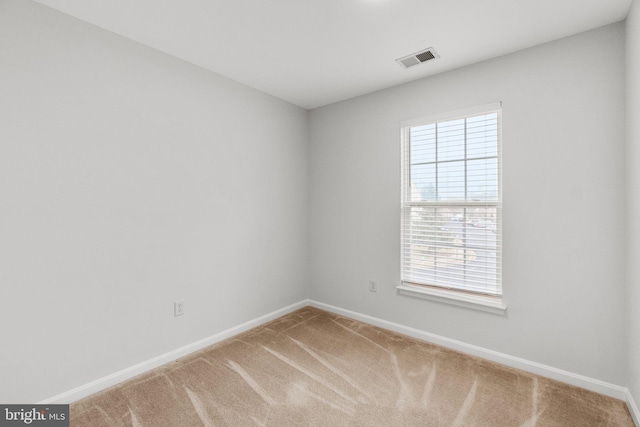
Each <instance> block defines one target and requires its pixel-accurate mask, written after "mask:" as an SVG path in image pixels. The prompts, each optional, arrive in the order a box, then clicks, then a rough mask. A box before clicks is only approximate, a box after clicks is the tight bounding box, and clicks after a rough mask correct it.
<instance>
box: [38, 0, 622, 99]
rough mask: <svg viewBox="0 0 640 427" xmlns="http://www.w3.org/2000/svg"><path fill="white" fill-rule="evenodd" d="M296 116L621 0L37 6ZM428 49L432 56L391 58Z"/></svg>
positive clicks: (109, 1) (537, 38) (555, 28)
mask: <svg viewBox="0 0 640 427" xmlns="http://www.w3.org/2000/svg"><path fill="white" fill-rule="evenodd" d="M36 1H37V2H38V3H42V4H44V5H47V6H50V7H52V8H54V9H57V10H59V11H61V12H64V13H66V14H68V15H71V16H74V17H76V18H79V19H82V20H84V21H86V22H89V23H92V24H94V25H97V26H98V27H102V28H104V29H107V30H109V31H112V32H114V33H116V34H119V35H121V36H124V37H126V38H129V39H131V40H135V41H137V42H139V43H142V44H144V45H147V46H150V47H152V48H155V49H157V50H160V51H162V52H165V53H168V54H170V55H173V56H175V57H178V58H180V59H183V60H185V61H188V62H191V63H193V64H196V65H199V66H201V67H204V68H207V69H209V70H211V71H214V72H216V73H219V74H221V75H223V76H226V77H228V78H231V79H233V80H236V81H238V82H240V83H244V84H245V85H248V86H251V87H253V88H256V89H259V90H261V91H263V92H266V93H269V94H271V95H274V96H276V97H278V98H281V99H284V100H286V101H289V102H291V103H293V104H296V105H299V106H301V107H303V108H306V109H312V108H316V107H319V106H323V105H327V104H331V103H334V102H337V101H341V100H344V99H348V98H351V97H354V96H357V95H362V94H365V93H369V92H373V91H376V90H379V89H383V88H386V87H391V86H395V85H398V84H401V83H405V82H408V81H411V80H416V79H419V78H422V77H426V76H429V75H433V74H436V73H441V72H443V71H447V70H451V69H454V68H458V67H462V66H465V65H468V64H472V63H475V62H478V61H482V60H485V59H489V58H493V57H496V56H500V55H504V54H506V53H509V52H514V51H516V50H520V49H524V48H527V47H530V46H534V45H537V44H541V43H544V42H548V41H551V40H555V39H558V38H562V37H566V36H569V35H572V34H576V33H579V32H582V31H586V30H589V29H592V28H596V27H599V26H602V25H606V24H610V23H614V22H618V21H621V20H623V19H624V18H625V17H626V15H627V12H628V10H629V7H630V5H631V1H632V0H269V1H267V0H36ZM428 47H433V48H435V50H436V52H437V53H438V54H439V55H440V58H439V59H437V60H432V61H429V62H425V63H424V64H421V65H418V66H415V67H412V68H409V69H403V68H402V67H401V66H399V65H398V64H397V63H396V62H395V59H397V58H400V57H403V56H405V55H408V54H411V53H414V52H416V51H419V50H422V49H424V48H428Z"/></svg>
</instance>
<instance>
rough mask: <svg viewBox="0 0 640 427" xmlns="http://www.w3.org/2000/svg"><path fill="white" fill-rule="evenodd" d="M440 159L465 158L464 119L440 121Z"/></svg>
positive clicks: (438, 143) (438, 142)
mask: <svg viewBox="0 0 640 427" xmlns="http://www.w3.org/2000/svg"><path fill="white" fill-rule="evenodd" d="M437 145H438V161H439V162H441V161H443V160H461V159H464V119H460V120H451V121H448V122H442V123H438V141H437Z"/></svg>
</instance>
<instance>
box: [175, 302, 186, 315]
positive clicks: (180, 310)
mask: <svg viewBox="0 0 640 427" xmlns="http://www.w3.org/2000/svg"><path fill="white" fill-rule="evenodd" d="M183 314H184V300H183V299H181V300H178V301H174V302H173V316H174V317H177V316H182V315H183Z"/></svg>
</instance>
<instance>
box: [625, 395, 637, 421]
mask: <svg viewBox="0 0 640 427" xmlns="http://www.w3.org/2000/svg"><path fill="white" fill-rule="evenodd" d="M626 401H627V408H629V412H630V413H631V418H633V422H634V423H635V424H636V425H637V426H640V411H639V410H638V405H636V401H635V400H634V399H633V396H632V395H631V391H629V389H627V397H626Z"/></svg>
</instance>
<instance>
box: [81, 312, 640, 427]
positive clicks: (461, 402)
mask: <svg viewBox="0 0 640 427" xmlns="http://www.w3.org/2000/svg"><path fill="white" fill-rule="evenodd" d="M71 425H72V426H74V427H75V426H91V427H99V426H134V427H137V426H151V427H160V426H167V427H189V426H207V427H208V426H216V427H217V426H234V427H235V426H331V427H335V426H403V427H405V426H447V427H449V426H491V427H496V426H499V427H502V426H504V427H507V426H514V427H534V426H539V427H542V426H580V427H585V426H608V427H615V426H633V425H634V424H633V421H632V420H631V416H630V414H629V411H628V410H627V407H626V405H625V403H624V402H622V401H620V400H617V399H613V398H610V397H607V396H603V395H600V394H597V393H593V392H590V391H587V390H584V389H580V388H577V387H573V386H569V385H566V384H562V383H559V382H557V381H554V380H550V379H547V378H543V377H540V376H536V375H533V374H529V373H527V372H524V371H519V370H516V369H512V368H509V367H505V366H503V365H499V364H496V363H493V362H489V361H486V360H483V359H480V358H477V357H473V356H468V355H464V354H462V353H458V352H456V351H452V350H448V349H445V348H443V347H439V346H436V345H433V344H429V343H425V342H422V341H419V340H416V339H413V338H409V337H406V336H403V335H399V334H396V333H393V332H389V331H386V330H383V329H380V328H377V327H374V326H371V325H367V324H364V323H362V322H359V321H355V320H351V319H348V318H345V317H341V316H338V315H334V314H331V313H327V312H325V311H322V310H318V309H315V308H311V307H305V308H303V309H300V310H298V311H296V312H294V313H291V314H288V315H286V316H283V317H281V318H279V319H276V320H274V321H272V322H269V323H266V324H264V325H262V326H259V327H257V328H255V329H252V330H250V331H247V332H245V333H243V334H240V335H237V336H236V337H233V338H230V339H228V340H226V341H223V342H220V343H217V344H215V345H213V346H211V347H208V348H205V349H203V350H200V351H198V352H196V353H193V354H191V355H189V356H187V357H184V358H182V359H179V360H177V361H175V362H172V363H169V364H167V365H165V366H162V367H160V368H157V369H155V370H153V371H151V372H149V373H146V374H143V375H140V376H139V377H136V378H133V379H131V380H129V381H126V382H124V383H122V384H119V385H117V386H114V387H112V388H110V389H108V390H105V391H103V392H100V393H97V394H95V395H93V396H90V397H88V398H85V399H83V400H80V401H78V402H76V403H74V404H72V405H71Z"/></svg>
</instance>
